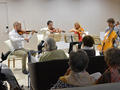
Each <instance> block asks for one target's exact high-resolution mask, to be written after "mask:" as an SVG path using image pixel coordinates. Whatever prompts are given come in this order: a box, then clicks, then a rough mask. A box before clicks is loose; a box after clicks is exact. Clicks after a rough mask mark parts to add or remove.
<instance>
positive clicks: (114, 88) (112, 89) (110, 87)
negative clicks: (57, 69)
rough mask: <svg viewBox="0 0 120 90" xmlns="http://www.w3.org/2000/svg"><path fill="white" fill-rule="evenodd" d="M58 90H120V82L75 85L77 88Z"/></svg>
mask: <svg viewBox="0 0 120 90" xmlns="http://www.w3.org/2000/svg"><path fill="white" fill-rule="evenodd" d="M56 90H120V83H108V84H100V85H93V86H87V87H75V88H65V89H56Z"/></svg>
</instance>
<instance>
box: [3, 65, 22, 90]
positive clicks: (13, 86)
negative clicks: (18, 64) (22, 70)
mask: <svg viewBox="0 0 120 90" xmlns="http://www.w3.org/2000/svg"><path fill="white" fill-rule="evenodd" d="M1 73H2V74H4V75H5V81H7V82H8V83H9V85H10V90H22V89H21V87H20V85H19V84H18V82H17V80H16V78H15V76H14V74H13V72H12V71H11V70H10V69H9V68H8V67H7V66H6V65H5V64H2V69H1Z"/></svg>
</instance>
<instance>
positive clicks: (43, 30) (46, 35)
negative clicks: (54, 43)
mask: <svg viewBox="0 0 120 90" xmlns="http://www.w3.org/2000/svg"><path fill="white" fill-rule="evenodd" d="M40 34H43V35H44V39H46V38H48V36H49V35H50V31H49V28H48V27H45V28H42V29H41V30H40Z"/></svg>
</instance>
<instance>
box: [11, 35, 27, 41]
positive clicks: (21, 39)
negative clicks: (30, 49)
mask: <svg viewBox="0 0 120 90" xmlns="http://www.w3.org/2000/svg"><path fill="white" fill-rule="evenodd" d="M9 39H10V40H11V41H24V40H25V39H24V38H18V37H14V36H13V35H9Z"/></svg>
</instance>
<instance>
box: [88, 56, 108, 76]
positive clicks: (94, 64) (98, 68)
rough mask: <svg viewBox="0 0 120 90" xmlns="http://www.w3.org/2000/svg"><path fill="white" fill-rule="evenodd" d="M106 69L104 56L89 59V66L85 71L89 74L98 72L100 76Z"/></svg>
mask: <svg viewBox="0 0 120 90" xmlns="http://www.w3.org/2000/svg"><path fill="white" fill-rule="evenodd" d="M106 69H107V65H106V62H105V60H104V56H94V57H89V64H88V67H87V69H86V70H87V71H88V72H89V73H90V74H92V73H96V72H100V73H101V74H103V73H104V71H105V70H106Z"/></svg>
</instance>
